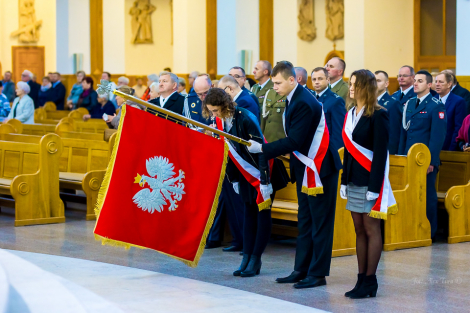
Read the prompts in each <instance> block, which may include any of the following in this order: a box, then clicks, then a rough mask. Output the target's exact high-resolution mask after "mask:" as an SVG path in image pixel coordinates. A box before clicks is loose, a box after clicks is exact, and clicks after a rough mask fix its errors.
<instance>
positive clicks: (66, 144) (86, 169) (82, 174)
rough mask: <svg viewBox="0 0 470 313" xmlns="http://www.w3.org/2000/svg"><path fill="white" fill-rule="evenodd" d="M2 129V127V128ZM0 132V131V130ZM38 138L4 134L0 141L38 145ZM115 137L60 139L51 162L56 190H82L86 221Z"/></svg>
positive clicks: (93, 205)
mask: <svg viewBox="0 0 470 313" xmlns="http://www.w3.org/2000/svg"><path fill="white" fill-rule="evenodd" d="M2 126H3V125H2ZM0 129H1V127H0ZM41 138H42V137H40V136H34V135H23V134H4V133H1V131H0V140H5V141H16V142H23V143H38V142H40V140H41ZM114 140H115V135H113V136H111V138H110V140H109V142H105V141H104V140H100V141H97V140H85V139H74V138H62V140H61V141H62V145H63V149H62V152H61V154H60V155H59V157H58V159H57V160H56V161H55V162H56V163H57V166H58V171H59V174H58V181H59V182H60V189H72V190H82V191H83V192H84V193H85V195H86V197H87V213H86V219H87V220H92V219H95V218H96V216H95V211H94V208H95V204H96V201H97V200H98V192H99V188H100V186H101V182H102V181H103V178H104V175H105V172H106V168H107V166H108V162H109V158H110V156H111V151H112V148H113V146H114Z"/></svg>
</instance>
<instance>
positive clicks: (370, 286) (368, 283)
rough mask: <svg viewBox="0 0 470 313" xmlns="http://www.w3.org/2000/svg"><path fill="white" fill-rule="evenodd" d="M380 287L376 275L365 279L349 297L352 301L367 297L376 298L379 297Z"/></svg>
mask: <svg viewBox="0 0 470 313" xmlns="http://www.w3.org/2000/svg"><path fill="white" fill-rule="evenodd" d="M378 288H379V285H378V284H377V277H376V276H375V275H370V276H366V277H364V280H363V281H362V284H361V286H359V288H358V289H357V290H356V291H355V292H353V293H352V294H351V295H349V298H351V299H362V298H367V297H375V296H376V295H377V289H378Z"/></svg>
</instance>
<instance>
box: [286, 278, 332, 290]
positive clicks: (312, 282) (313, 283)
mask: <svg viewBox="0 0 470 313" xmlns="http://www.w3.org/2000/svg"><path fill="white" fill-rule="evenodd" d="M325 285H326V279H325V277H315V276H307V277H306V278H305V279H302V280H301V281H299V282H298V283H297V284H295V285H294V288H296V289H303V288H313V287H318V286H325Z"/></svg>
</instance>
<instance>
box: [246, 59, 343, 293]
mask: <svg viewBox="0 0 470 313" xmlns="http://www.w3.org/2000/svg"><path fill="white" fill-rule="evenodd" d="M272 80H273V83H274V90H276V92H277V93H278V94H280V95H287V100H286V103H287V105H286V110H285V111H284V114H285V118H284V120H285V123H284V125H285V131H286V134H287V137H286V138H283V139H280V140H277V141H274V142H271V143H267V144H263V145H261V144H259V143H257V142H255V141H253V140H250V143H251V146H250V147H248V151H250V152H251V153H261V152H262V153H263V154H264V156H265V157H266V159H272V158H275V157H277V156H280V155H285V154H288V153H293V152H294V151H295V152H299V153H301V154H303V155H304V156H306V155H308V152H309V150H310V147H311V145H312V141H313V138H314V135H315V133H316V131H317V128H318V126H319V124H320V120H321V117H322V107H321V104H320V103H319V102H318V101H317V100H316V99H315V97H314V96H313V95H312V94H311V93H310V92H309V91H308V90H306V89H305V88H303V87H302V86H300V85H299V84H298V83H297V81H296V79H295V71H294V66H293V65H292V64H291V63H290V62H287V61H282V62H279V63H278V64H277V65H276V66H275V67H274V69H273V73H272ZM340 169H341V161H340V158H339V154H338V151H337V150H336V149H335V147H333V146H332V145H331V141H330V146H329V147H328V150H327V152H326V155H325V157H324V159H323V162H322V165H321V168H320V169H319V176H320V179H321V182H322V184H323V194H317V195H316V196H309V195H308V194H306V193H303V192H302V183H303V178H304V172H305V165H304V163H302V162H301V161H300V160H299V159H298V158H297V157H295V156H293V155H292V154H291V157H290V173H291V181H292V182H295V183H296V184H297V198H298V201H299V213H298V230H299V235H298V237H297V248H296V255H295V267H294V271H293V272H292V273H291V274H290V275H289V276H288V277H284V278H278V279H277V280H276V281H277V282H278V283H296V284H295V285H294V287H295V288H298V289H300V288H311V287H317V286H323V285H326V279H325V276H328V275H329V273H330V264H331V252H332V246H333V228H334V221H335V208H336V191H337V188H338V173H339V170H340Z"/></svg>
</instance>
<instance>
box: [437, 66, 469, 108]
mask: <svg viewBox="0 0 470 313" xmlns="http://www.w3.org/2000/svg"><path fill="white" fill-rule="evenodd" d="M442 73H449V74H451V75H452V79H453V82H452V90H451V92H452V93H453V94H455V95H457V96H459V97H462V98H463V99H464V100H465V103H466V113H467V115H468V114H470V91H468V89H465V88H463V87H462V86H460V84H459V82H458V81H457V77H455V74H454V72H452V71H451V70H443V71H442Z"/></svg>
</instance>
